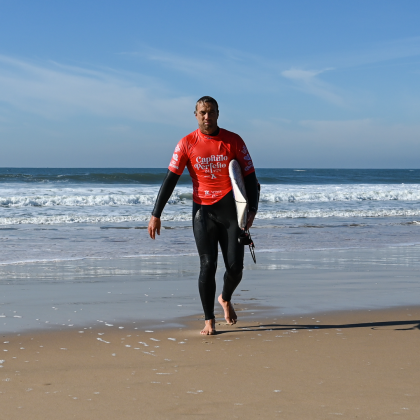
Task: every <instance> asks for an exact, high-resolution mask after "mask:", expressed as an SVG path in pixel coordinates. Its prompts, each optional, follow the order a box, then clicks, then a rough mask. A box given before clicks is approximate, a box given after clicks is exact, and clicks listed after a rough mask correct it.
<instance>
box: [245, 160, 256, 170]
mask: <svg viewBox="0 0 420 420" xmlns="http://www.w3.org/2000/svg"><path fill="white" fill-rule="evenodd" d="M253 167H254V165H253V163H252V162H250V163H249V165H248V166H246V167H245V169H244V171H245V172H246V171H249V170H250V169H251V168H253Z"/></svg>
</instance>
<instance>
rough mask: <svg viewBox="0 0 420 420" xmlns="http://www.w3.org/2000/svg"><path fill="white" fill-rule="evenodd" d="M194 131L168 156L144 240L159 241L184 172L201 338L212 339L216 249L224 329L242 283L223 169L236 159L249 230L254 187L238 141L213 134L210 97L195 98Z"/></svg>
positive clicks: (219, 131)
mask: <svg viewBox="0 0 420 420" xmlns="http://www.w3.org/2000/svg"><path fill="white" fill-rule="evenodd" d="M194 114H195V117H196V119H197V121H198V129H197V130H195V131H193V132H192V133H190V134H188V135H187V136H186V137H184V138H182V139H181V140H180V141H179V143H178V144H177V146H176V147H175V152H174V154H173V156H172V159H171V162H170V164H169V168H168V173H167V175H166V177H165V179H164V181H163V183H162V186H161V188H160V191H159V194H158V197H157V199H156V203H155V207H154V209H153V212H152V216H151V218H150V221H149V227H148V231H149V235H150V237H151V238H152V239H155V235H156V232H157V234H158V235H160V228H161V222H160V216H161V214H162V211H163V208H164V207H165V205H166V203H167V201H168V200H169V198H170V196H171V194H172V192H173V190H174V188H175V186H176V184H177V182H178V179H179V177H180V176H181V175H182V172H183V171H184V168H185V166H187V168H188V171H189V173H190V176H191V178H192V182H193V231H194V238H195V242H196V245H197V250H198V254H199V256H200V276H199V279H198V289H199V292H200V298H201V303H202V305H203V310H204V316H205V326H204V328H203V330H202V331H201V334H203V335H212V334H215V333H216V327H215V317H214V299H215V295H216V280H215V275H216V268H217V254H218V244H220V248H221V250H222V254H223V260H224V263H225V267H226V272H225V275H224V284H223V291H222V294H221V295H220V296H219V297H218V301H219V303H220V305H221V306H222V308H223V310H224V316H225V319H226V322H227V323H228V324H235V323H236V320H237V316H236V313H235V311H234V309H233V306H232V305H231V303H230V301H231V298H232V294H233V292H234V290H235V289H236V287H237V286H238V284H239V282H240V281H241V279H242V270H243V260H244V245H241V244H240V243H239V242H238V237H239V235H240V233H241V229H240V228H239V226H238V221H237V216H236V205H235V200H234V197H233V192H232V185H231V181H230V178H229V163H230V161H231V160H232V159H236V160H237V161H238V163H239V165H240V166H241V168H242V174H243V176H244V181H245V188H246V193H247V196H248V205H249V212H248V220H247V226H246V228H245V229H249V228H250V227H251V226H252V223H253V221H254V218H255V215H256V213H257V209H258V182H257V178H256V175H255V169H254V165H253V163H252V159H251V157H250V155H249V153H248V150H247V147H246V146H245V143H244V141H243V140H242V139H241V137H239V136H238V135H237V134H235V133H232V132H230V131H227V130H225V129H223V128H219V127H218V125H217V119H218V117H219V106H218V104H217V102H216V100H215V99H213V98H211V97H210V96H203V97H202V98H200V99H199V100H198V101H197V103H196V106H195V111H194Z"/></svg>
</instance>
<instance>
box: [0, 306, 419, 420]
mask: <svg viewBox="0 0 420 420" xmlns="http://www.w3.org/2000/svg"><path fill="white" fill-rule="evenodd" d="M238 313H239V323H238V324H236V325H235V326H227V325H223V323H222V322H217V324H220V325H216V327H217V328H218V334H217V335H215V336H200V334H199V331H200V329H201V327H202V325H203V321H202V320H201V319H200V320H198V319H197V316H189V317H184V318H183V321H182V322H183V323H185V326H184V327H173V328H169V329H167V328H162V329H153V330H151V329H146V327H145V325H146V324H138V326H137V327H133V325H134V324H129V325H125V326H124V328H119V327H120V326H122V325H119V326H117V325H115V326H113V327H105V326H102V327H101V326H98V327H93V328H89V327H84V328H82V329H78V328H72V329H71V330H67V329H66V330H61V331H41V332H36V331H30V332H27V333H25V334H23V333H21V334H8V335H6V334H2V341H1V347H0V348H1V357H0V358H1V359H2V362H1V363H0V365H1V366H3V367H2V368H0V378H1V381H0V384H1V390H0V392H1V393H0V399H1V400H2V411H3V413H4V416H5V418H13V419H18V420H19V419H24V418H25V419H26V418H31V419H33V420H38V419H45V418H49V417H52V416H54V418H57V419H60V420H67V419H70V418H74V416H76V417H78V418H87V417H89V418H105V419H107V418H109V419H111V418H122V419H135V418H138V416H139V413H140V412H141V414H142V417H144V418H148V419H149V418H150V419H178V418H179V419H181V418H184V417H185V416H186V415H189V416H192V417H193V418H194V416H200V417H204V418H210V416H212V417H213V416H216V415H218V416H219V418H222V419H224V418H226V419H227V418H241V419H250V420H251V419H255V418H257V417H258V416H262V417H263V418H267V419H275V418H287V419H292V420H294V419H296V420H298V419H299V420H301V419H302V418H311V419H330V418H331V419H332V418H337V417H339V418H345V419H350V418H351V419H354V418H356V417H357V418H373V419H374V418H377V419H388V418H395V417H396V416H398V417H403V418H407V419H417V418H418V416H419V415H420V406H419V404H418V397H419V391H418V390H419V389H420V375H419V374H420V361H419V360H418V347H419V344H420V331H419V330H420V306H414V307H399V308H388V309H378V310H352V311H339V312H337V311H334V312H323V313H315V314H300V315H293V316H286V315H283V316H278V315H273V314H272V315H271V316H269V314H268V313H260V314H258V313H256V314H254V316H253V317H252V319H249V318H248V317H244V318H241V317H240V311H239V312H238ZM130 325H131V328H130ZM141 325H143V327H142V326H141ZM135 328H137V329H135ZM5 342H6V343H5ZM4 350H7V351H4Z"/></svg>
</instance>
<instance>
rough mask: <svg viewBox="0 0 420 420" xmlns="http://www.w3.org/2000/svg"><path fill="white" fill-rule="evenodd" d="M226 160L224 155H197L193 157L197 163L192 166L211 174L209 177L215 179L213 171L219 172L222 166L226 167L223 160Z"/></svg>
mask: <svg viewBox="0 0 420 420" xmlns="http://www.w3.org/2000/svg"><path fill="white" fill-rule="evenodd" d="M227 160H228V157H227V156H224V155H211V156H207V157H201V156H197V157H196V159H195V161H196V162H197V163H196V164H195V165H194V168H195V169H197V170H202V171H204V172H206V173H210V174H212V175H211V179H215V178H216V176H215V175H213V172H221V170H222V169H223V168H226V163H223V162H226V161H227Z"/></svg>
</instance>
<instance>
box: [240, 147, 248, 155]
mask: <svg viewBox="0 0 420 420" xmlns="http://www.w3.org/2000/svg"><path fill="white" fill-rule="evenodd" d="M241 152H242V153H243V154H244V155H247V154H248V149H247V148H246V146H245V145H244V146H243V147H242V150H241Z"/></svg>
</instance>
